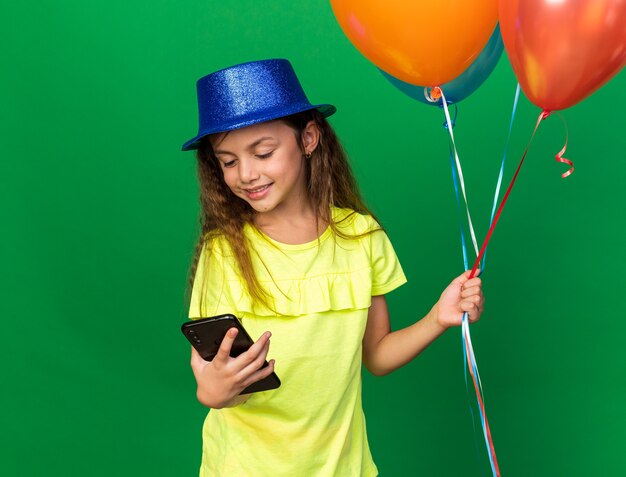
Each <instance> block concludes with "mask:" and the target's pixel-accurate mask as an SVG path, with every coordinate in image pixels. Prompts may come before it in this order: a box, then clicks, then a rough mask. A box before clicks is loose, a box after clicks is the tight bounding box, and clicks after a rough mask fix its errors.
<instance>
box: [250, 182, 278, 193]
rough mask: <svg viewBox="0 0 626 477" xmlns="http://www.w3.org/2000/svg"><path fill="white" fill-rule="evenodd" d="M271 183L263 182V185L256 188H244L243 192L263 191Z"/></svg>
mask: <svg viewBox="0 0 626 477" xmlns="http://www.w3.org/2000/svg"><path fill="white" fill-rule="evenodd" d="M271 185H272V184H265V185H264V186H261V187H257V188H256V189H244V192H246V193H248V194H258V193H259V192H263V191H264V190H266V189H267V188H268V187H269V186H271Z"/></svg>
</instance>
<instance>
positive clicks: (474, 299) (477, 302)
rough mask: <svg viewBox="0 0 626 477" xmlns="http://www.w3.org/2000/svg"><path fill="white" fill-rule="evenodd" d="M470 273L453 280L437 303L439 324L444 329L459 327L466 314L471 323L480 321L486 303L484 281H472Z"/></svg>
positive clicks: (477, 279)
mask: <svg viewBox="0 0 626 477" xmlns="http://www.w3.org/2000/svg"><path fill="white" fill-rule="evenodd" d="M470 273H471V271H470V270H467V271H466V272H464V273H463V274H462V275H460V276H458V277H457V278H455V279H454V280H452V283H450V285H448V287H447V288H446V289H445V290H444V291H443V293H442V294H441V297H440V298H439V301H438V302H437V305H436V308H437V323H438V324H439V325H441V326H442V327H444V328H449V327H451V326H459V325H460V324H461V320H462V318H463V313H464V312H467V313H468V314H469V316H468V319H469V322H470V323H474V322H476V321H478V320H479V319H480V315H481V314H482V312H483V307H484V302H485V299H484V297H483V290H482V281H481V280H480V278H478V277H474V278H471V279H470V278H469V276H470Z"/></svg>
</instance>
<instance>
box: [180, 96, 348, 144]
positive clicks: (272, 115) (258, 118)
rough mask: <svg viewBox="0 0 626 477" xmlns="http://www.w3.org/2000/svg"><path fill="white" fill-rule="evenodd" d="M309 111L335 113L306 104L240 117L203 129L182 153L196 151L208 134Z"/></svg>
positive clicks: (326, 107) (327, 107)
mask: <svg viewBox="0 0 626 477" xmlns="http://www.w3.org/2000/svg"><path fill="white" fill-rule="evenodd" d="M311 109H317V110H318V111H319V112H320V113H321V114H322V116H324V117H325V118H327V117H328V116H331V115H332V114H334V113H335V112H336V111H337V108H335V107H334V106H333V105H332V104H317V105H314V104H308V105H297V106H296V107H293V108H281V109H279V110H268V111H266V112H264V113H262V114H259V113H258V112H256V113H255V114H254V117H241V118H237V120H236V121H233V122H231V123H227V124H220V125H219V126H216V127H213V128H210V129H205V130H203V131H198V135H197V136H196V137H194V138H193V139H190V140H189V141H187V142H186V143H185V144H183V147H182V150H183V151H191V150H194V149H198V147H199V146H200V140H201V139H202V138H203V137H206V136H208V135H209V134H215V133H222V132H226V131H233V130H235V129H241V128H245V127H246V126H252V125H253V124H259V123H264V122H266V121H271V120H273V119H280V118H284V117H285V116H291V115H292V114H296V113H301V112H304V111H310V110H311Z"/></svg>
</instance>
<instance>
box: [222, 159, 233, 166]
mask: <svg viewBox="0 0 626 477" xmlns="http://www.w3.org/2000/svg"><path fill="white" fill-rule="evenodd" d="M222 165H223V166H224V167H233V166H234V165H235V161H234V160H233V161H228V162H223V163H222Z"/></svg>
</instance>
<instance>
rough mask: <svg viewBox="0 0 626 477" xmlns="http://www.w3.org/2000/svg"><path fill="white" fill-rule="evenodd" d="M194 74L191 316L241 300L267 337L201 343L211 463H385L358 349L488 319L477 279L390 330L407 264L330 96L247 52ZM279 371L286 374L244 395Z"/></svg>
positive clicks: (289, 471)
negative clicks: (392, 299) (212, 346)
mask: <svg viewBox="0 0 626 477" xmlns="http://www.w3.org/2000/svg"><path fill="white" fill-rule="evenodd" d="M197 89H198V106H199V113H200V128H199V132H198V135H197V136H196V137H194V138H193V139H192V140H190V141H188V142H187V143H185V145H184V146H183V150H189V149H197V158H198V174H199V181H200V197H201V205H202V210H201V218H202V234H201V236H200V239H199V242H198V247H197V252H196V256H195V260H194V266H193V268H192V279H193V290H192V295H191V305H190V311H189V315H190V317H191V318H198V317H207V316H214V315H218V314H223V313H232V314H234V315H235V316H237V317H238V318H239V319H240V320H241V322H242V324H243V326H244V327H245V328H246V329H247V331H248V333H249V334H250V335H251V336H252V337H253V338H255V339H256V338H257V337H259V338H258V341H256V343H255V344H254V345H253V346H252V347H251V348H250V349H249V350H248V351H247V352H245V353H243V354H241V355H239V356H238V357H236V358H232V357H230V355H229V352H230V349H231V346H232V344H233V341H234V339H235V336H236V334H237V330H236V329H234V328H233V329H231V330H230V331H229V332H228V333H227V334H226V337H225V338H224V340H223V341H222V343H221V346H220V349H219V352H218V354H217V356H216V357H215V358H214V359H213V361H210V362H208V361H204V360H203V359H202V358H201V357H200V356H199V355H198V353H197V352H196V351H195V350H193V349H192V357H191V367H192V370H193V373H194V376H195V378H196V381H197V385H198V388H197V389H198V390H197V396H198V399H199V401H200V402H201V403H202V404H204V405H206V406H207V407H209V408H211V411H210V412H209V414H208V416H207V419H206V421H205V424H204V428H203V456H202V464H201V470H200V475H201V476H203V477H208V476H236V477H240V476H253V477H255V476H272V477H277V476H289V477H294V476H303V477H317V476H320V477H324V476H338V477H350V476H375V475H377V474H378V471H377V469H376V466H375V465H374V462H373V461H372V457H371V454H370V450H369V446H368V441H367V435H366V429H365V418H364V415H363V409H362V406H361V363H362V362H363V363H364V364H365V367H366V368H367V369H368V370H369V371H370V372H372V373H373V374H375V375H384V374H387V373H390V372H391V371H393V370H395V369H397V368H399V367H401V366H403V365H405V364H406V363H408V362H409V361H411V360H412V359H413V358H415V357H416V356H417V355H418V354H419V353H420V352H422V351H423V350H424V349H425V348H426V347H427V346H428V345H429V344H430V343H431V342H432V341H433V340H434V339H435V338H437V337H438V336H439V335H441V334H442V333H443V332H444V331H445V330H446V329H447V328H448V327H450V326H453V325H459V324H460V323H461V317H462V313H463V312H464V311H467V312H469V319H470V321H472V322H474V321H476V320H478V318H479V317H480V313H481V311H482V306H483V296H482V291H481V282H480V279H478V278H473V279H471V280H468V275H469V272H466V273H465V274H463V275H461V276H459V277H458V278H456V279H455V280H454V281H452V283H451V284H450V285H449V286H448V287H447V288H446V289H445V290H444V291H443V293H442V295H441V297H440V298H439V301H437V303H435V305H434V306H433V308H432V310H431V311H430V312H429V313H428V314H427V315H426V316H425V317H424V318H422V319H421V320H420V321H418V322H416V323H415V324H413V325H412V326H409V327H408V328H405V329H402V330H398V331H395V332H391V330H390V324H389V312H388V310H387V304H386V301H385V294H386V293H388V292H390V291H392V290H393V289H395V288H397V287H399V286H400V285H402V284H403V283H405V282H406V278H405V276H404V273H403V271H402V268H401V267H400V263H399V262H398V259H397V257H396V254H395V252H394V250H393V247H392V246H391V243H390V242H389V239H388V238H387V235H386V234H385V232H384V231H383V229H381V227H380V226H379V225H378V223H377V221H376V220H375V219H374V218H373V216H372V214H371V213H370V212H369V211H368V209H367V208H366V207H365V205H364V204H363V203H362V201H361V199H360V196H359V192H358V189H357V186H356V184H355V181H354V177H353V175H352V172H351V169H350V166H349V164H348V161H347V158H346V156H345V153H344V152H343V150H342V148H341V145H340V144H339V141H338V139H337V137H336V136H335V133H334V132H333V130H332V128H331V127H330V125H329V123H328V122H327V121H326V119H325V117H326V116H329V115H331V114H333V113H334V112H335V108H334V107H333V106H331V105H328V104H323V105H312V104H310V103H309V101H308V99H307V98H306V96H305V94H304V92H303V90H302V88H301V86H300V84H299V82H298V79H297V78H296V76H295V73H294V72H293V70H292V68H291V65H290V64H289V62H287V61H286V60H267V61H259V62H252V63H245V64H241V65H236V66H233V67H231V68H227V69H225V70H221V71H218V72H216V73H213V74H210V75H208V76H206V77H204V78H201V79H200V80H199V81H198V84H197ZM270 336H271V345H270ZM266 359H269V360H270V361H269V366H267V367H264V368H262V365H263V364H264V363H265V361H266ZM273 371H275V372H276V373H277V374H278V376H279V377H280V379H281V381H282V386H281V387H279V388H278V389H275V390H271V391H265V392H259V393H253V394H245V395H240V394H239V393H240V392H241V391H242V390H243V389H244V388H246V387H247V386H248V385H250V384H251V383H254V382H256V381H259V380H260V379H263V378H264V377H266V376H267V375H268V374H270V373H271V372H273Z"/></svg>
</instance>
